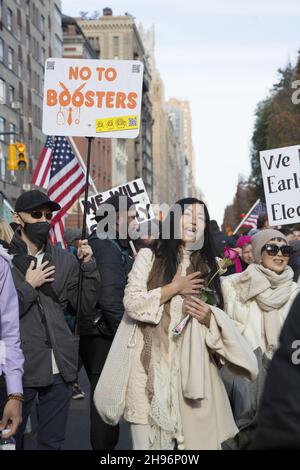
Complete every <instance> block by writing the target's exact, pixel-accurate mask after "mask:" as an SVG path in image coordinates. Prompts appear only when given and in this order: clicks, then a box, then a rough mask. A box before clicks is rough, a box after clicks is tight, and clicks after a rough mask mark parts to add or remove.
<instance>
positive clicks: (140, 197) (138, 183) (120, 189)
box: [80, 178, 154, 233]
mask: <svg viewBox="0 0 300 470" xmlns="http://www.w3.org/2000/svg"><path fill="white" fill-rule="evenodd" d="M114 194H120V195H125V196H128V197H130V198H131V199H132V200H133V202H134V204H135V207H136V210H137V213H138V222H139V223H142V222H145V221H147V220H150V219H153V218H154V212H153V209H152V206H151V203H150V199H149V196H148V193H147V191H146V188H145V185H144V182H143V180H142V178H138V179H136V180H133V181H129V182H128V183H125V184H122V185H119V186H116V187H115V188H112V189H109V190H108V191H104V192H103V193H99V194H96V195H93V196H90V197H89V198H88V200H87V227H88V229H89V231H90V233H91V232H92V231H93V230H95V228H96V226H97V222H96V221H95V215H96V212H97V209H98V207H99V206H100V204H102V203H103V202H105V201H106V200H107V199H108V198H109V197H110V196H113V195H114ZM84 204H85V202H84V199H81V201H80V207H81V210H82V211H84Z"/></svg>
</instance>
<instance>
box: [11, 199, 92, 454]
mask: <svg viewBox="0 0 300 470" xmlns="http://www.w3.org/2000/svg"><path fill="white" fill-rule="evenodd" d="M59 209H60V206H59V204H57V203H56V202H53V201H51V200H50V199H49V198H48V196H46V195H45V194H44V193H42V192H40V191H38V190H33V191H28V192H27V193H23V194H22V195H21V196H20V197H19V198H18V199H17V201H16V206H15V213H14V218H15V221H16V222H17V223H18V225H19V228H18V229H17V230H16V232H15V233H14V236H13V239H12V242H11V245H10V248H9V250H10V253H11V254H13V260H12V262H13V269H12V275H13V279H14V283H15V287H16V289H17V293H18V299H19V311H20V336H21V345H22V349H23V353H24V356H25V364H24V375H23V387H24V406H23V423H22V425H21V427H20V428H19V431H18V433H17V435H16V437H17V448H18V449H20V448H22V437H23V432H24V428H25V426H26V421H27V418H28V416H29V414H30V411H31V408H32V406H33V404H34V402H35V400H36V397H38V417H39V418H38V432H37V434H38V435H37V440H38V449H41V450H42V449H43V450H58V449H61V447H62V444H63V441H64V437H65V430H66V424H67V417H68V410H69V404H70V400H71V395H72V382H74V380H75V379H76V375H77V362H78V340H77V338H75V337H74V336H73V335H72V333H71V332H70V329H69V327H68V325H67V323H66V321H65V319H64V312H65V310H66V307H67V305H68V303H70V304H71V305H72V306H73V307H74V308H76V302H77V293H78V279H79V270H80V265H79V263H78V261H77V260H76V258H75V257H74V256H73V255H71V254H70V253H68V252H67V251H66V250H59V249H58V248H56V247H54V246H52V245H51V244H50V243H48V242H47V238H48V233H49V230H50V221H51V217H52V211H57V210H59ZM78 257H79V258H80V259H81V260H82V263H81V269H82V271H83V289H82V304H81V309H82V311H83V312H85V311H90V310H91V309H93V308H94V307H95V304H96V284H97V279H98V272H97V269H96V263H95V260H92V250H91V247H90V246H89V245H88V243H87V240H83V241H81V243H80V248H79V250H78Z"/></svg>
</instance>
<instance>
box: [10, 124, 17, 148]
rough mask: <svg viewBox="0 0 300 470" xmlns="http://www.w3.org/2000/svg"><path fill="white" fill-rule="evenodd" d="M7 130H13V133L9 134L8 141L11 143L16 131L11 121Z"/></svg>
mask: <svg viewBox="0 0 300 470" xmlns="http://www.w3.org/2000/svg"><path fill="white" fill-rule="evenodd" d="M9 132H13V134H11V135H10V136H9V143H10V144H13V143H14V141H15V137H16V136H15V132H16V126H15V125H14V124H12V123H11V122H10V123H9Z"/></svg>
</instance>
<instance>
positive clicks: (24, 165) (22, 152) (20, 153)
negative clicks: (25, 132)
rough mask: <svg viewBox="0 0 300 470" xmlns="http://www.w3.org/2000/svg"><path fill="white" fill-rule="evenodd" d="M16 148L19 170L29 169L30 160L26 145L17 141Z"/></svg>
mask: <svg viewBox="0 0 300 470" xmlns="http://www.w3.org/2000/svg"><path fill="white" fill-rule="evenodd" d="M16 148H17V166H18V168H17V170H21V171H24V170H28V160H27V158H26V145H25V144H23V143H21V142H17V143H16Z"/></svg>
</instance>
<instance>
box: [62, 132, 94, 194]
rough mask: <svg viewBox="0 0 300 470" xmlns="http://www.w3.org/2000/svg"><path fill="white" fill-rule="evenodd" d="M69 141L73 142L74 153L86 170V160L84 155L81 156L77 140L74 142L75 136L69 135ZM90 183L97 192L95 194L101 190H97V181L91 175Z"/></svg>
mask: <svg viewBox="0 0 300 470" xmlns="http://www.w3.org/2000/svg"><path fill="white" fill-rule="evenodd" d="M69 141H70V144H71V146H72V148H73V150H74V153H75V155H76V157H77V159H78V160H79V163H80V165H81V166H82V168H83V169H84V171H85V172H86V166H85V163H84V160H83V158H82V156H81V154H80V152H79V150H78V147H77V145H76V144H75V142H74V139H73V137H70V136H69ZM89 183H90V185H91V187H92V188H93V191H94V193H95V194H98V192H99V191H98V190H97V188H96V185H95V183H94V181H93V179H92V178H91V177H89Z"/></svg>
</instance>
